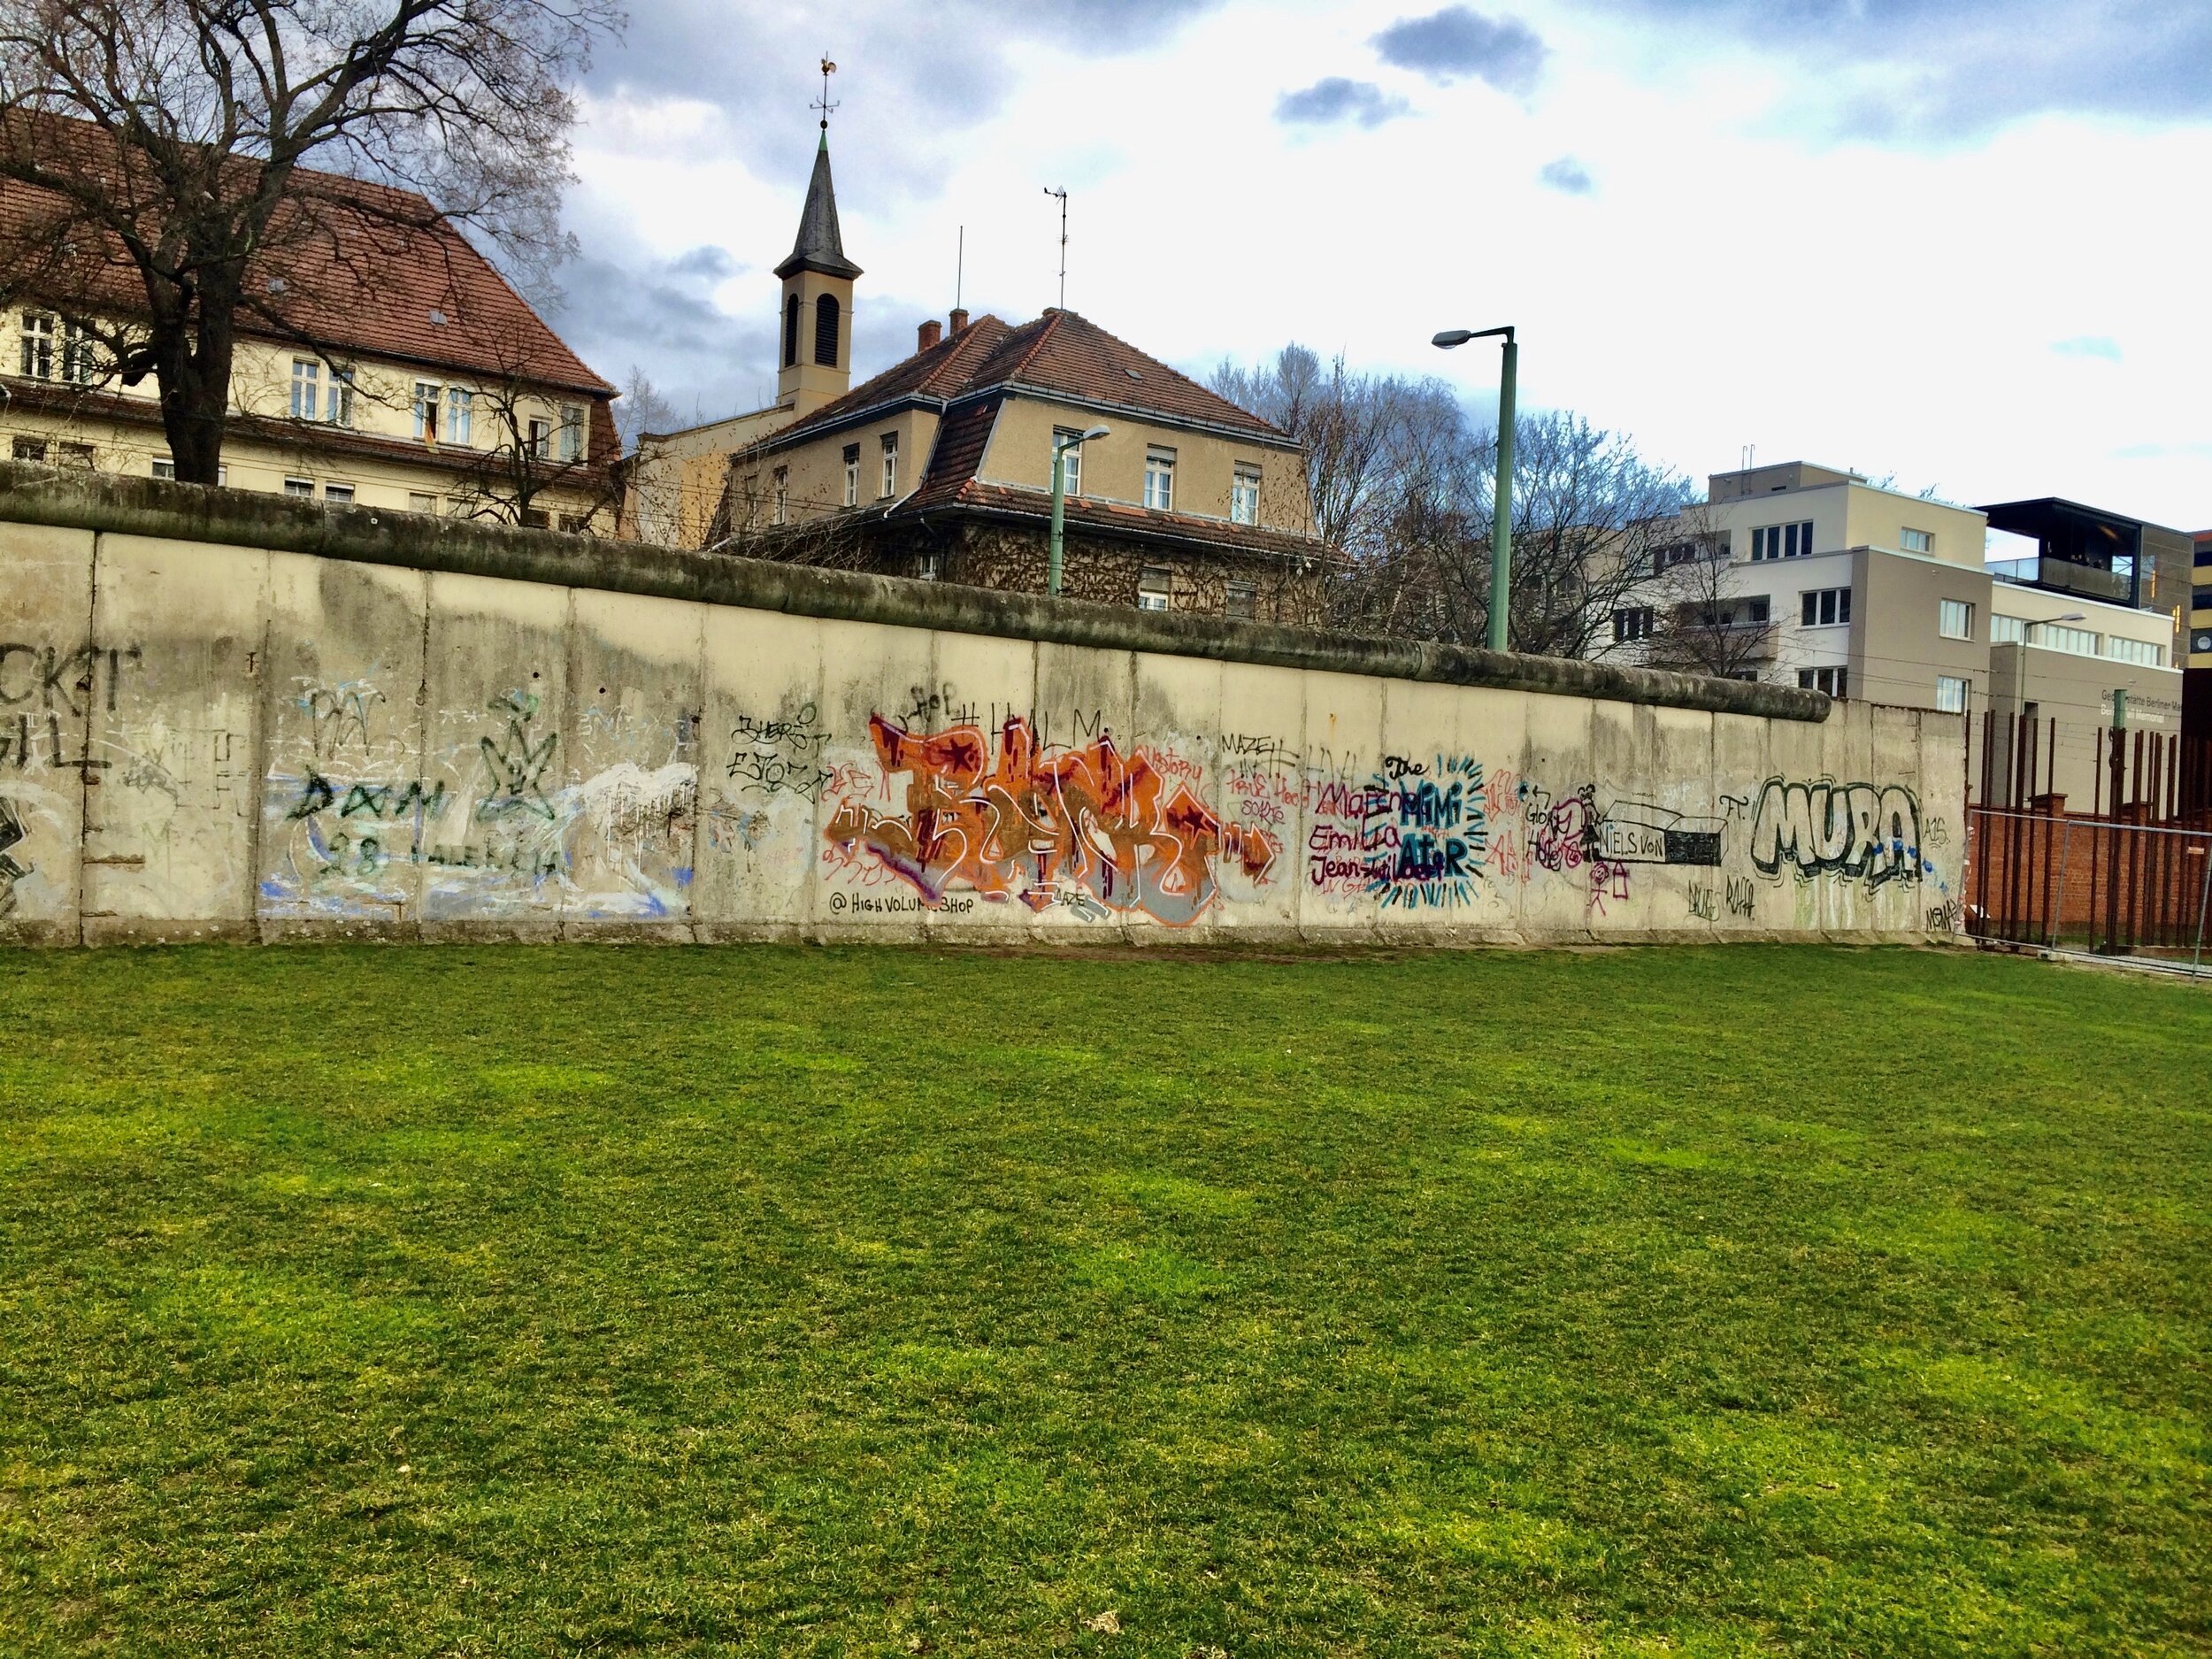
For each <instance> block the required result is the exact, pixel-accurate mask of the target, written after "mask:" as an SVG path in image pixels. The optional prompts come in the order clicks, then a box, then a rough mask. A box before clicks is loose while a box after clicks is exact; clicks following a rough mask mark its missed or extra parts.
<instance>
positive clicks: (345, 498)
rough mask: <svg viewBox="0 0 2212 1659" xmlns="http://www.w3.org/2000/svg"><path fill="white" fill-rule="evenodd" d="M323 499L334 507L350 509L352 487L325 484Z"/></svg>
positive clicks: (348, 485)
mask: <svg viewBox="0 0 2212 1659" xmlns="http://www.w3.org/2000/svg"><path fill="white" fill-rule="evenodd" d="M323 499H324V500H325V501H326V502H329V503H333V504H334V505H335V506H340V507H350V506H352V505H353V486H352V485H350V484H326V485H324V486H323Z"/></svg>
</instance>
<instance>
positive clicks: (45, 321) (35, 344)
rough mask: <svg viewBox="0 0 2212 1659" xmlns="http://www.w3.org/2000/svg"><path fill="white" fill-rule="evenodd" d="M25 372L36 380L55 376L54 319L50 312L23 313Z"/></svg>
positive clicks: (49, 378) (50, 378)
mask: <svg viewBox="0 0 2212 1659" xmlns="http://www.w3.org/2000/svg"><path fill="white" fill-rule="evenodd" d="M23 373H24V374H25V375H26V376H27V377H28V378H29V379H31V380H52V379H53V378H54V319H53V316H52V314H51V313H50V312H47V311H25V312H24V313H23Z"/></svg>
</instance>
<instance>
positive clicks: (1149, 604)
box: [1137, 565, 1171, 611]
mask: <svg viewBox="0 0 2212 1659" xmlns="http://www.w3.org/2000/svg"><path fill="white" fill-rule="evenodd" d="M1170 594H1171V580H1170V576H1169V572H1168V568H1167V566H1166V565H1146V566H1145V567H1144V574H1143V575H1141V576H1140V577H1138V578H1137V609H1138V610H1140V611H1165V610H1166V609H1168V604H1169V595H1170Z"/></svg>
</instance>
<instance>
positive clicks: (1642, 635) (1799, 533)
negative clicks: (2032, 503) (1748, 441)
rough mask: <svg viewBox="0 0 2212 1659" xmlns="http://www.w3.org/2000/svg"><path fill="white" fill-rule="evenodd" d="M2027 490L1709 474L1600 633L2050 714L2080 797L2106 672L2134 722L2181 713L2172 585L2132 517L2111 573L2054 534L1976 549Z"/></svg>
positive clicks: (1771, 675) (1773, 471)
mask: <svg viewBox="0 0 2212 1659" xmlns="http://www.w3.org/2000/svg"><path fill="white" fill-rule="evenodd" d="M2025 505H2026V503H2010V504H2008V507H2007V508H1993V509H1989V510H1987V511H1983V510H1979V509H1975V508H1969V507H1962V506H1956V505H1953V504H1951V503H1944V502H1938V501H1933V500H1929V499H1926V498H1924V497H1921V496H1916V495H1901V494H1900V493H1899V492H1897V491H1894V490H1891V489H1886V488H1881V487H1879V486H1878V485H1875V484H1872V483H1870V482H1869V481H1868V480H1866V479H1865V478H1863V477H1862V476H1861V475H1859V474H1857V473H1855V472H1845V471H1840V470H1838V469H1835V468H1832V467H1823V466H1816V465H1810V464H1809V463H1804V462H1789V463H1786V464H1783V465H1772V466H1764V467H1757V468H1749V469H1745V470H1743V471H1740V472H1718V473H1715V474H1713V475H1712V476H1711V478H1710V479H1709V480H1708V488H1707V499H1706V501H1705V502H1703V503H1700V504H1699V505H1697V506H1695V507H1693V508H1691V509H1689V510H1688V511H1686V512H1685V513H1684V514H1683V515H1682V517H1681V518H1680V519H1679V520H1678V522H1677V525H1676V526H1675V531H1674V534H1673V535H1672V537H1671V538H1662V539H1661V541H1662V545H1661V547H1660V549H1659V551H1658V553H1657V555H1656V556H1655V560H1654V569H1653V572H1652V576H1651V580H1650V582H1649V585H1648V587H1647V588H1646V589H1645V590H1644V591H1643V592H1640V593H1639V594H1638V595H1635V596H1634V597H1633V598H1632V601H1631V602H1630V603H1628V604H1627V605H1626V606H1624V609H1623V611H1620V612H1618V613H1617V615H1616V617H1615V619H1614V627H1613V630H1612V634H1613V637H1614V639H1615V641H1617V644H1618V648H1619V649H1621V651H1622V652H1623V654H1624V655H1625V656H1627V657H1630V658H1631V660H1637V661H1642V662H1647V663H1651V664H1656V665H1662V666H1672V667H1680V668H1688V669H1692V670H1699V671H1702V672H1728V673H1731V674H1732V675H1733V676H1735V677H1737V678H1740V679H1747V680H1776V681H1780V682H1781V683H1784V684H1795V685H1799V686H1804V687H1811V688H1813V689H1816V690H1820V691H1824V692H1827V693H1829V694H1830V695H1833V696H1838V697H1847V698H1860V699H1865V700H1867V701H1870V702H1875V703H1891V704H1895V705H1899V706H1902V707H1908V708H1918V709H1931V710H1939V711H1942V712H1947V713H1954V714H1958V715H1961V716H1962V717H1964V716H1978V715H1979V714H1980V713H1981V712H1982V711H1984V710H1992V709H1993V710H1997V711H1998V712H1999V713H2001V714H2014V715H2027V716H2033V717H2037V718H2042V719H2045V720H2049V721H2054V722H2055V723H2056V724H2057V726H2058V729H2059V745H2060V749H2059V755H2058V761H2059V766H2060V770H2059V773H2058V777H2059V780H2060V784H2061V787H2062V788H2063V789H2069V790H2074V789H2078V791H2079V792H2081V793H2082V794H2083V795H2084V796H2085V798H2086V796H2087V793H2088V791H2089V790H2090V788H2091V787H2092V785H2093V757H2094V751H2095V742H2096V731H2097V728H2098V727H2100V726H2108V725H2109V724H2110V721H2111V718H2112V703H2113V693H2114V692H2115V691H2116V690H2124V691H2125V692H2126V693H2127V702H2128V720H2129V724H2130V726H2132V727H2139V728H2144V729H2148V730H2153V731H2161V732H2169V731H2170V732H2176V733H2177V732H2178V731H2179V730H2180V717H2181V683H2180V682H2181V675H2180V673H2179V672H2178V671H2177V669H2176V667H2175V645H2176V635H2175V613H2174V611H2172V610H2171V609H2170V608H2161V607H2160V606H2158V605H2157V604H2156V603H2150V602H2149V601H2148V595H2150V594H2151V593H2152V592H2153V591H2154V584H2156V583H2157V582H2159V581H2160V580H2163V582H2164V583H2165V588H2166V591H2167V592H2169V593H2170V592H2171V591H2172V588H2171V584H2172V581H2173V578H2172V576H2171V575H2170V574H2163V573H2162V567H2161V566H2160V565H2157V564H2156V563H2155V562H2154V561H2155V560H2157V559H2159V558H2164V559H2165V561H2166V563H2167V564H2168V565H2170V564H2171V558H2170V549H2165V548H2164V546H2163V544H2162V542H2161V541H2159V539H2158V538H2157V537H2156V535H2151V536H2148V537H2143V538H2139V537H2136V536H2134V535H2132V534H2130V535H2128V536H2127V537H2125V538H2123V539H2124V540H2125V541H2126V542H2127V548H2128V553H2127V558H2128V559H2131V560H2133V563H2128V562H2126V561H2125V560H2124V561H2123V562H2122V564H2121V565H2120V566H2119V571H2118V573H2117V574H2115V572H2114V569H2113V567H2112V566H2111V565H2105V566H2103V567H2099V566H2097V565H2093V564H2092V563H2089V562H2086V560H2085V559H2084V558H2081V557H2072V558H2070V557H2062V555H2063V554H2064V553H2065V552H2066V550H2067V549H2065V548H2063V547H2058V546H2054V547H2052V548H2047V549H2043V550H2042V551H2041V552H2039V553H2038V554H2037V555H2035V556H2034V557H2032V558H2031V559H2030V561H2029V563H2028V564H2027V565H2022V564H2020V563H2019V562H2017V561H2016V560H1995V561H1993V560H1991V559H1989V558H1988V557H1987V551H1988V546H1989V542H1990V539H1991V538H1990V536H1989V534H1988V529H1989V525H1990V521H1991V515H1992V514H1999V515H2004V516H2007V517H2008V520H2009V521H2012V522H2022V521H2024V519H2023V518H2021V517H2020V516H2019V515H2016V514H2014V513H2013V512H2012V510H2013V509H2020V508H2023V507H2024V506H2025ZM2076 511H2077V513H2078V514H2079V513H2085V512H2088V511H2089V510H2083V509H2077V510H2076ZM2097 516H2099V517H2101V518H2105V519H2111V518H2113V515H2108V514H2106V515H2097ZM2128 522H2129V523H2132V521H2128ZM2139 527H2141V526H2139ZM2149 528H2152V529H2154V526H2152V527H2149ZM2013 534H2021V533H2019V532H2015V533H2013ZM2105 545H2106V546H2108V548H2116V546H2117V545H2118V543H2117V541H2110V542H2108V543H2106V544H2105ZM2146 550H2147V551H2146ZM2139 602H2140V603H2139ZM1731 653H1732V654H1731Z"/></svg>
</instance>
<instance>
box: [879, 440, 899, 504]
mask: <svg viewBox="0 0 2212 1659" xmlns="http://www.w3.org/2000/svg"><path fill="white" fill-rule="evenodd" d="M898 493H899V434H897V433H895V432H887V433H885V434H883V488H880V489H879V490H878V491H877V492H876V494H877V495H880V496H882V497H883V499H884V500H886V501H888V500H890V499H891V497H892V496H894V495H897V494H898Z"/></svg>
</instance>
